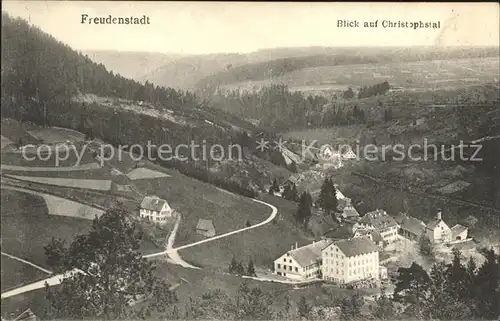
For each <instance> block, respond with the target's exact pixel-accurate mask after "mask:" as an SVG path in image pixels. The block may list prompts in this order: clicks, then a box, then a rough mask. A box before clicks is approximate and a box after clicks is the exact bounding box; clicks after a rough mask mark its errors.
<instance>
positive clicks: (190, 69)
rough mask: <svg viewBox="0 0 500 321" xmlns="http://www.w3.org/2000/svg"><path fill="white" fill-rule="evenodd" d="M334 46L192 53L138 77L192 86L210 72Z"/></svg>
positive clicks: (314, 51) (167, 83)
mask: <svg viewBox="0 0 500 321" xmlns="http://www.w3.org/2000/svg"><path fill="white" fill-rule="evenodd" d="M336 50H338V49H336V48H328V47H297V48H272V49H261V50H258V51H255V52H251V53H244V54H243V53H216V54H206V55H194V56H188V57H182V58H179V59H176V60H172V61H170V62H168V63H166V64H165V65H163V66H161V67H159V68H157V69H156V70H153V71H151V72H149V73H147V74H144V75H143V76H142V77H141V78H140V80H143V81H144V80H149V81H151V82H153V83H155V84H159V85H163V86H169V87H174V88H182V89H194V88H195V85H196V83H197V82H198V81H199V80H201V79H203V78H205V77H207V76H210V75H213V74H218V73H220V72H225V71H228V70H231V69H232V68H235V67H239V66H243V65H247V64H254V63H259V62H266V61H271V60H276V59H282V58H287V57H304V56H310V55H316V54H328V53H333V52H335V51H336Z"/></svg>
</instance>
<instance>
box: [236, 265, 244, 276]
mask: <svg viewBox="0 0 500 321" xmlns="http://www.w3.org/2000/svg"><path fill="white" fill-rule="evenodd" d="M236 274H238V275H245V267H244V266H243V264H241V262H238V264H237V265H236Z"/></svg>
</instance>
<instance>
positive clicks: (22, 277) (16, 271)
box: [2, 255, 48, 292]
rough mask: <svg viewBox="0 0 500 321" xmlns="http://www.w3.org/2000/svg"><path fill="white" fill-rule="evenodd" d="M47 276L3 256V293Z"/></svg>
mask: <svg viewBox="0 0 500 321" xmlns="http://www.w3.org/2000/svg"><path fill="white" fill-rule="evenodd" d="M47 276H48V274H47V273H45V272H43V271H40V270H38V269H36V268H34V267H32V266H30V265H28V264H25V263H22V262H19V261H17V260H14V259H12V258H9V257H7V256H4V255H2V292H3V291H6V290H8V289H10V288H13V287H17V286H19V285H22V284H27V283H31V282H34V281H36V280H39V279H44V278H46V277H47Z"/></svg>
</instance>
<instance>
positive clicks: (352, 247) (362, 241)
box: [333, 237, 378, 257]
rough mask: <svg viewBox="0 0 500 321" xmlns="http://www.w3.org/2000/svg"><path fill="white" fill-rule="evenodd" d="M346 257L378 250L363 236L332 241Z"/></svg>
mask: <svg viewBox="0 0 500 321" xmlns="http://www.w3.org/2000/svg"><path fill="white" fill-rule="evenodd" d="M333 244H335V245H336V246H337V247H338V248H339V249H340V251H342V253H344V254H345V256H347V257H352V256H357V255H362V254H367V253H372V252H378V248H377V245H375V243H373V242H372V241H370V240H369V239H367V238H364V237H354V238H351V239H346V240H340V241H335V242H333Z"/></svg>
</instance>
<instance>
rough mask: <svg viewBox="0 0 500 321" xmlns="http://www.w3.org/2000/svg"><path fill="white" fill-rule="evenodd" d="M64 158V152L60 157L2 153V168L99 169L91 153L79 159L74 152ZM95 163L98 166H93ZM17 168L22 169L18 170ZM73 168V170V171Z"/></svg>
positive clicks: (51, 153)
mask: <svg viewBox="0 0 500 321" xmlns="http://www.w3.org/2000/svg"><path fill="white" fill-rule="evenodd" d="M78 153H79V154H80V153H81V152H80V151H78ZM58 157H59V158H58ZM64 158H66V154H65V151H62V152H61V154H60V155H59V156H58V155H57V154H56V153H53V152H50V153H44V152H43V150H42V151H41V153H40V155H37V154H36V153H35V154H31V153H30V154H28V153H26V155H23V154H22V153H2V167H4V166H5V168H6V169H8V166H15V167H14V168H12V170H26V169H25V168H21V167H54V168H59V167H60V168H62V169H58V170H65V167H69V169H67V170H78V169H79V167H80V166H83V167H82V168H83V169H92V168H98V166H97V167H96V165H99V164H98V163H97V161H96V160H95V159H94V156H93V155H92V154H91V153H89V152H84V153H83V156H81V158H79V156H77V155H76V154H75V152H74V151H70V152H69V156H68V157H67V159H64ZM94 163H95V164H96V165H91V164H94ZM85 166H90V168H86V167H85ZM16 167H20V168H19V169H16ZM71 167H73V169H71ZM39 170H42V169H39Z"/></svg>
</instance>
